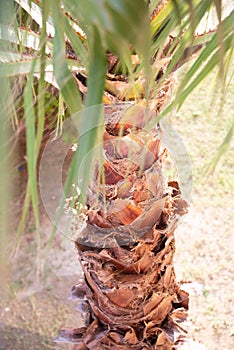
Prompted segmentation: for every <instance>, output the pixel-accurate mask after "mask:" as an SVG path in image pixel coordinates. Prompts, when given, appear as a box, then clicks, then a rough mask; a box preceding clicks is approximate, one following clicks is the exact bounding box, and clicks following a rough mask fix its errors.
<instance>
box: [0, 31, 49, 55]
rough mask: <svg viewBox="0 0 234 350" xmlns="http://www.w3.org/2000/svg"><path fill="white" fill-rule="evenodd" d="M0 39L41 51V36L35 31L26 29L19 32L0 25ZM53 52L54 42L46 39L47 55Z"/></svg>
mask: <svg viewBox="0 0 234 350" xmlns="http://www.w3.org/2000/svg"><path fill="white" fill-rule="evenodd" d="M0 39H2V40H6V41H8V42H10V43H14V44H18V45H19V44H21V45H23V46H24V47H27V48H30V49H33V50H36V51H37V50H39V45H40V35H39V34H36V33H34V32H33V31H28V30H25V29H20V28H18V29H17V32H16V31H15V29H14V28H11V27H7V26H4V25H3V24H0ZM52 50H53V45H52V42H51V41H50V40H49V39H48V38H47V39H46V53H47V54H51V53H52Z"/></svg>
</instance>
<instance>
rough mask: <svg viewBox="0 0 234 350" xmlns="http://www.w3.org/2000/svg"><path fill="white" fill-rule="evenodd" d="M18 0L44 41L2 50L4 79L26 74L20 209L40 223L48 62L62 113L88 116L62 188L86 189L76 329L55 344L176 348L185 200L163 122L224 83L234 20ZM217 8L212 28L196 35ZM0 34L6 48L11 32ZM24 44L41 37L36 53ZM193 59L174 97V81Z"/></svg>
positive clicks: (160, 4)
mask: <svg viewBox="0 0 234 350" xmlns="http://www.w3.org/2000/svg"><path fill="white" fill-rule="evenodd" d="M16 3H18V4H19V5H20V6H21V7H23V8H24V10H25V11H27V12H28V13H29V14H30V16H32V18H33V19H34V20H35V21H37V22H38V23H39V24H40V25H41V26H42V30H41V33H40V36H38V35H37V34H36V33H32V32H29V33H28V36H26V39H25V41H24V42H23V40H21V42H20V44H21V45H23V46H26V47H29V48H30V50H31V49H33V50H35V51H36V50H37V49H39V53H40V56H38V57H36V58H34V57H32V55H31V52H29V53H28V52H27V53H25V52H23V51H22V52H21V56H20V57H19V56H17V54H18V53H14V56H10V55H7V54H8V53H7V52H6V53H5V56H7V63H5V64H4V69H3V70H2V73H1V71H0V73H1V74H2V75H3V74H5V75H15V74H17V73H18V72H19V69H21V72H22V71H23V73H27V74H29V75H28V76H29V78H28V82H27V84H26V87H25V93H24V96H25V105H26V107H25V118H26V123H27V127H28V129H29V128H30V127H31V134H30V136H31V137H30V136H29V133H28V136H27V147H28V174H29V178H30V181H29V185H28V192H27V197H26V202H25V203H26V204H25V208H27V205H28V203H29V201H30V197H31V199H32V203H33V208H34V212H35V216H36V218H37V225H39V220H38V219H39V217H38V209H37V201H38V200H37V191H36V183H35V179H36V163H35V156H34V153H33V152H32V149H33V150H34V152H35V153H36V156H37V155H38V152H39V146H40V142H41V138H42V132H43V125H44V124H43V123H44V117H45V110H44V107H43V103H44V100H45V96H44V92H43V89H44V80H48V81H50V82H52V79H51V76H49V75H48V73H46V72H45V69H46V67H48V66H49V64H51V59H50V57H51V55H53V75H54V76H55V78H56V86H57V87H58V88H59V89H60V91H61V95H62V97H63V98H64V100H65V103H66V105H67V107H68V109H69V112H70V114H73V115H74V114H76V113H77V112H79V111H80V110H81V109H82V108H83V105H84V107H85V108H84V109H82V118H81V120H79V121H78V133H79V141H78V150H77V151H76V154H75V155H74V159H73V163H72V167H71V171H70V175H69V177H68V180H67V183H66V188H65V192H66V194H67V195H68V193H69V191H70V185H71V184H73V183H76V184H77V181H78V179H81V180H82V181H80V182H79V183H78V185H79V186H80V190H79V191H78V195H77V196H73V199H72V201H71V203H70V205H71V206H73V207H75V213H76V214H75V216H76V218H78V219H79V218H80V217H81V215H85V218H86V226H85V228H83V229H82V230H81V231H80V232H79V235H78V237H77V239H76V241H75V244H76V248H77V253H78V257H79V260H80V263H81V266H82V269H83V273H84V278H83V279H82V280H80V281H78V283H77V285H76V286H74V287H73V289H72V291H71V298H72V299H74V300H77V301H78V307H79V309H80V311H81V313H82V317H83V321H84V326H83V327H81V328H74V329H73V330H67V329H66V330H65V329H64V330H62V331H61V334H60V340H63V341H68V342H72V343H74V344H76V345H75V349H97V350H98V349H110V348H114V349H165V350H166V349H175V348H179V346H180V344H181V343H182V342H183V341H184V339H185V336H186V333H185V331H184V330H183V328H182V326H181V323H182V322H183V321H184V320H185V319H186V310H187V309H188V294H187V293H186V292H185V291H183V290H182V289H181V288H180V285H179V284H178V283H177V282H176V277H175V272H174V269H173V255H174V251H175V242H174V230H175V229H176V227H177V225H178V222H179V218H180V216H182V215H183V214H184V213H185V212H186V210H187V203H186V202H185V200H184V199H183V198H182V195H181V191H180V188H179V185H178V183H177V182H176V181H170V182H168V181H167V180H166V179H165V177H164V174H163V170H162V167H163V163H164V159H165V157H166V152H165V150H164V147H163V146H162V145H161V133H162V131H161V129H160V125H159V121H160V119H161V118H162V117H163V116H164V115H166V114H167V113H168V112H169V111H171V110H172V109H173V108H175V106H177V105H178V106H180V105H181V104H182V103H183V102H184V100H185V99H186V97H187V96H188V95H189V93H190V92H191V91H192V90H193V88H194V87H195V86H197V85H198V84H199V82H200V81H201V80H202V79H203V78H204V77H205V76H206V75H207V74H208V73H209V72H210V70H211V69H213V67H214V66H215V65H216V64H217V63H218V62H220V78H221V79H222V80H223V81H225V73H226V72H225V65H224V61H225V60H227V59H228V58H230V57H231V54H232V49H231V47H232V44H233V17H234V12H233V11H232V12H231V13H230V14H229V15H228V16H227V17H226V18H224V19H223V18H222V7H221V6H220V3H217V2H216V1H214V2H212V1H206V2H204V1H180V2H177V1H175V0H174V1H172V0H171V1H170V0H166V1H153V0H152V1H148V2H145V1H138V2H133V1H131V0H119V1H114V0H106V1H94V0H89V1H84V0H79V1H78V0H77V2H75V1H69V0H64V1H63V2H60V1H57V0H50V1H46V0H44V1H36V2H33V1H31V4H33V7H30V6H28V3H27V1H22V0H21V1H18V0H17V1H16ZM146 3H147V4H146ZM213 3H214V4H215V6H216V11H217V14H218V29H215V30H211V31H210V32H208V33H205V30H202V32H203V35H196V28H197V27H198V25H199V23H200V22H201V20H202V19H203V18H204V17H205V16H206V14H207V12H208V11H209V10H210V8H211V6H212V5H213ZM50 16H51V17H50ZM41 19H42V21H41ZM24 31H25V29H23V28H19V32H20V33H23V32H24ZM2 33H3V34H4V31H2ZM3 34H2V36H3ZM64 34H65V38H66V40H64ZM5 35H6V37H7V40H10V36H9V33H8V34H7V33H6V34H5ZM30 35H33V37H34V38H35V41H36V39H37V40H38V44H37V45H35V46H34V47H32V46H30V42H31V41H30ZM48 35H50V36H52V37H53V40H52V39H50V38H48ZM11 38H12V37H11ZM2 39H3V38H2ZM5 39H6V38H5ZM11 40H12V39H11ZM36 46H37V47H36ZM193 57H195V61H194V62H193V64H191V66H190V70H189V71H188V72H187V73H186V75H185V77H184V79H183V80H182V82H181V83H180V85H179V88H178V89H177V92H176V93H175V95H174V98H173V99H172V98H171V97H172V88H173V86H174V83H173V80H174V78H173V77H174V74H175V72H176V71H177V70H178V68H179V67H180V66H181V65H183V64H185V63H187V62H188V60H189V59H190V58H193ZM30 59H31V60H32V59H33V63H31V62H30ZM12 61H16V63H15V64H12ZM29 63H30V64H29ZM77 66H78V67H77ZM68 67H69V68H68ZM38 73H39V76H40V77H39V86H38V90H39V101H38V113H39V124H38V128H37V133H36V130H35V129H33V127H32V124H31V123H30V121H31V120H32V110H34V109H33V95H32V91H31V85H32V81H33V76H34V75H35V74H38ZM74 77H75V80H74ZM77 87H78V88H77ZM169 101H170V102H169ZM103 102H104V103H105V107H104V109H103ZM92 106H95V108H91V109H90V107H92ZM104 112H105V113H104ZM34 117H35V116H34ZM100 131H101V132H102V134H101V136H100ZM97 143H99V144H101V152H100V147H99V153H98V154H99V158H98V159H95V158H94V155H95V154H94V153H95V152H94V149H95V147H96V145H97ZM83 159H85V160H86V161H84V162H83V163H84V164H82V162H81V161H80V160H83ZM91 162H92V163H93V164H94V165H93V166H90V164H91ZM82 208H83V209H82ZM77 210H78V211H79V212H77ZM73 212H74V211H73ZM80 212H81V213H80Z"/></svg>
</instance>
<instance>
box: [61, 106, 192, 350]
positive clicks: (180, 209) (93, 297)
mask: <svg viewBox="0 0 234 350" xmlns="http://www.w3.org/2000/svg"><path fill="white" fill-rule="evenodd" d="M117 111H118V110H117V109H116V111H113V108H112V109H111V111H110V112H109V113H108V111H107V113H106V114H107V120H106V130H105V133H104V150H105V152H104V153H105V162H104V165H103V168H102V169H103V174H104V177H105V182H104V183H105V185H103V184H102V183H100V181H99V179H100V178H102V176H101V170H100V168H98V167H97V169H96V177H95V180H94V182H93V183H92V184H91V185H90V187H89V194H88V199H87V207H88V210H87V216H88V222H87V226H86V228H85V229H83V231H82V232H81V233H80V234H79V237H78V238H77V240H76V243H75V244H76V248H77V252H78V257H79V260H80V263H81V266H82V269H83V273H84V278H83V279H82V280H81V281H79V282H78V283H77V285H75V286H74V287H73V289H72V291H71V298H72V299H73V300H76V301H77V302H78V308H79V309H80V311H81V313H82V317H83V321H84V326H83V327H82V328H76V329H73V330H69V329H63V330H62V331H61V334H60V340H61V338H62V339H63V340H66V341H69V342H72V343H74V344H76V345H75V349H96V350H99V349H100V350H103V349H122V350H125V349H134V350H137V349H139V350H140V349H142V350H143V349H145V350H146V349H163V350H168V349H175V346H176V345H178V344H179V343H180V342H181V341H182V340H183V337H184V335H185V332H184V331H183V329H182V327H181V325H180V323H181V322H182V321H184V320H185V318H186V310H187V308H188V294H187V293H186V292H184V291H182V290H181V289H180V287H179V285H178V283H177V282H176V278H175V272H174V268H173V256H174V252H175V242H174V230H175V228H176V227H177V225H178V221H179V218H180V216H181V215H183V214H184V213H185V212H186V208H187V204H186V202H185V201H184V200H183V199H182V198H181V194H180V190H179V187H178V184H177V183H176V182H170V183H167V182H166V181H165V178H164V176H163V172H162V164H163V161H164V159H165V157H166V155H165V149H163V147H161V146H160V130H159V129H158V128H155V129H154V130H153V131H152V132H150V133H149V132H147V131H145V130H144V126H145V123H146V122H148V121H149V120H152V118H153V117H154V115H155V114H154V113H153V112H152V111H151V112H149V113H147V112H146V109H145V108H144V107H142V106H133V107H130V108H128V109H127V110H126V111H125V112H124V113H122V112H121V113H118V112H117ZM113 116H114V117H113ZM120 129H121V132H122V136H121V137H120V136H119V131H120ZM97 192H98V193H99V196H98V198H99V199H98V204H97V203H96V200H97Z"/></svg>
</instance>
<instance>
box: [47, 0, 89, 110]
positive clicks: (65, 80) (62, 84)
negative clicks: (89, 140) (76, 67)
mask: <svg viewBox="0 0 234 350" xmlns="http://www.w3.org/2000/svg"><path fill="white" fill-rule="evenodd" d="M50 4H51V11H52V12H53V18H54V26H55V36H54V56H53V66H54V75H55V78H56V81H57V84H58V85H59V88H60V89H61V92H62V95H63V97H64V100H65V102H66V104H67V106H68V109H69V111H70V113H71V114H73V113H76V112H78V111H79V110H80V109H81V107H82V101H81V96H80V92H79V90H78V87H77V85H76V83H75V80H74V78H73V76H72V74H71V72H70V70H69V69H68V65H67V62H66V48H65V40H64V32H65V25H64V14H63V13H62V11H61V4H60V1H57V0H51V1H50Z"/></svg>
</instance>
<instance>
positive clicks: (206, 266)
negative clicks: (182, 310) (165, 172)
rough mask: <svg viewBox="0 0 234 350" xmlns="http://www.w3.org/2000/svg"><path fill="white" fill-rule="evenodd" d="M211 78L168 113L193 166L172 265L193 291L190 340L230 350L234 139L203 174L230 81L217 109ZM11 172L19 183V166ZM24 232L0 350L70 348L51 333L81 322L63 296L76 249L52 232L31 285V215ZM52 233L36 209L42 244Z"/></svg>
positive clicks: (1, 304)
mask: <svg viewBox="0 0 234 350" xmlns="http://www.w3.org/2000/svg"><path fill="white" fill-rule="evenodd" d="M210 82H211V79H210V78H209V79H208V80H207V81H206V82H205V83H204V85H203V86H202V87H199V89H197V90H196V91H195V93H194V94H193V95H192V96H191V97H190V99H189V100H188V101H187V102H186V103H185V106H184V107H183V108H182V109H181V110H180V111H179V112H178V113H177V115H176V116H175V115H173V116H171V117H170V118H169V120H173V126H174V128H176V130H177V131H178V133H179V134H180V135H181V137H182V139H183V141H184V143H185V145H186V147H187V149H188V153H189V154H190V155H191V160H192V163H193V171H194V180H193V183H194V188H193V193H192V200H191V208H190V211H189V214H188V215H187V216H186V218H185V219H184V221H183V223H182V224H181V226H180V228H178V230H177V233H176V238H177V243H176V245H177V253H176V271H177V276H178V280H183V281H186V282H188V281H189V282H191V283H189V284H186V285H185V288H189V290H190V294H191V303H190V316H189V321H190V322H189V325H188V328H189V332H190V334H191V338H193V339H196V340H197V341H198V342H200V343H203V344H204V345H205V346H206V347H207V349H208V350H220V349H223V350H233V348H234V328H233V325H234V311H233V295H234V282H233V281H234V273H233V266H234V258H233V246H234V235H233V233H234V232H233V231H234V230H233V226H234V216H233V206H234V200H233V195H232V193H233V192H234V191H233V190H234V166H233V165H234V164H233V151H234V144H233V143H232V145H231V147H230V149H229V151H228V152H227V153H226V154H225V155H224V156H223V158H222V160H221V162H220V163H219V165H218V167H217V169H216V171H215V173H214V175H213V176H211V177H209V178H205V175H204V174H205V171H204V170H205V167H206V166H207V164H208V163H209V161H210V160H211V159H212V157H213V156H214V155H215V152H216V150H217V148H218V146H219V144H220V143H221V141H222V140H223V139H224V137H225V135H226V133H227V132H228V130H229V128H230V126H231V123H232V120H233V117H234V114H233V113H234V112H233V111H234V105H233V91H234V83H233V82H232V83H231V84H230V85H229V88H228V91H227V94H226V97H227V98H226V102H225V105H224V106H223V113H222V115H218V114H217V111H218V109H219V108H218V106H219V105H218V102H217V101H218V96H217V95H216V96H214V95H212V93H211V89H210V88H211V84H210ZM17 176H18V181H19V183H21V182H23V179H24V178H23V177H22V176H23V174H22V172H21V173H19V174H18V175H17ZM52 180H53V179H52ZM19 203H22V201H21V202H20V200H19ZM26 231H27V232H25V233H24V237H23V241H22V244H21V248H20V250H19V252H18V254H17V256H16V258H14V260H13V270H12V277H11V281H10V284H9V293H8V294H7V296H5V297H4V298H1V299H0V349H2V350H15V349H17V350H26V349H27V350H34V349H36V350H37V349H38V350H43V349H69V346H68V345H62V344H55V343H54V342H53V339H54V338H55V337H56V335H57V333H58V330H59V328H60V327H61V326H75V325H77V326H79V325H80V322H81V321H80V316H79V313H78V311H76V310H74V305H73V304H72V303H71V302H70V301H69V300H68V298H67V297H68V294H69V291H70V289H71V287H72V286H73V284H75V283H76V280H77V279H78V278H79V275H80V268H79V264H78V262H77V260H76V254H75V252H74V251H73V249H72V245H71V243H70V242H69V240H68V239H66V238H64V237H63V236H62V235H59V234H57V235H56V236H55V238H54V240H53V244H52V248H51V250H50V252H49V256H48V259H47V263H46V264H45V266H44V275H43V278H42V279H41V282H40V284H37V283H36V266H37V263H36V262H37V259H36V255H37V253H36V233H35V232H34V226H33V223H32V222H31V221H30V220H29V222H28V225H27V230H26ZM50 233H51V224H50V222H49V220H48V218H46V215H45V214H43V213H42V228H41V246H42V247H44V244H45V242H46V241H47V240H48V237H49V236H50ZM42 262H43V256H42Z"/></svg>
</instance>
